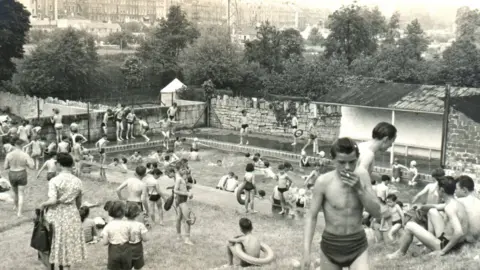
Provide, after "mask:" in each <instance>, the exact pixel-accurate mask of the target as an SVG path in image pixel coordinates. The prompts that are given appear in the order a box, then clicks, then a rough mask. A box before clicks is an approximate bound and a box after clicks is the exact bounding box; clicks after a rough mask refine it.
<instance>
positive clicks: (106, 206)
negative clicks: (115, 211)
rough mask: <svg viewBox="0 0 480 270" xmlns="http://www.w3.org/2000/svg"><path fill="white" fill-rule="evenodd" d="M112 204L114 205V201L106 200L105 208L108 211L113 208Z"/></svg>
mask: <svg viewBox="0 0 480 270" xmlns="http://www.w3.org/2000/svg"><path fill="white" fill-rule="evenodd" d="M112 205H113V201H106V202H105V205H104V206H103V210H105V211H107V212H108V211H109V210H110V208H112Z"/></svg>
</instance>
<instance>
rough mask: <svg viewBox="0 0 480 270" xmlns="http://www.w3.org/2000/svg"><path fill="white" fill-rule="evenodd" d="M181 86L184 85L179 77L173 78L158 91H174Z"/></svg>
mask: <svg viewBox="0 0 480 270" xmlns="http://www.w3.org/2000/svg"><path fill="white" fill-rule="evenodd" d="M183 87H186V86H185V84H183V83H182V82H181V81H180V80H179V79H175V80H173V81H171V82H170V83H169V84H168V85H167V86H165V87H164V88H163V89H162V90H160V93H175V92H177V91H178V90H180V89H181V88H183Z"/></svg>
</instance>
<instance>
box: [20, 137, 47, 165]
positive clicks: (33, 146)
mask: <svg viewBox="0 0 480 270" xmlns="http://www.w3.org/2000/svg"><path fill="white" fill-rule="evenodd" d="M29 147H30V150H31V152H30V156H31V157H32V159H33V161H34V162H35V170H38V167H39V166H40V158H41V157H42V153H43V149H42V142H41V141H40V140H39V138H38V137H37V136H34V137H33V140H32V141H31V142H29V143H28V144H27V145H25V146H24V147H23V151H24V152H27V150H28V148H29Z"/></svg>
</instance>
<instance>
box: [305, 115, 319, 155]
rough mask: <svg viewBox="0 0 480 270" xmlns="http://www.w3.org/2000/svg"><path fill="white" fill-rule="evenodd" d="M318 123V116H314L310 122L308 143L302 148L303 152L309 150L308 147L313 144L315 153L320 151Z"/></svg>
mask: <svg viewBox="0 0 480 270" xmlns="http://www.w3.org/2000/svg"><path fill="white" fill-rule="evenodd" d="M317 123H318V117H316V116H315V117H313V119H312V122H310V124H308V128H307V132H308V134H309V137H308V141H307V144H305V146H304V147H303V148H302V152H305V151H306V150H307V147H308V146H310V145H311V144H313V153H314V154H317V153H318V138H317V128H318V127H317Z"/></svg>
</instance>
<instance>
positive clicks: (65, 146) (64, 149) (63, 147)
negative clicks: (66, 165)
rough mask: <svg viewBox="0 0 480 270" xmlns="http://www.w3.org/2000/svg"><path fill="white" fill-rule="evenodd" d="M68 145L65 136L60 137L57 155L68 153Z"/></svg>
mask: <svg viewBox="0 0 480 270" xmlns="http://www.w3.org/2000/svg"><path fill="white" fill-rule="evenodd" d="M70 150H71V149H70V143H69V140H68V137H67V136H63V137H62V141H61V142H59V143H58V148H57V153H65V154H68V153H70Z"/></svg>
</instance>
